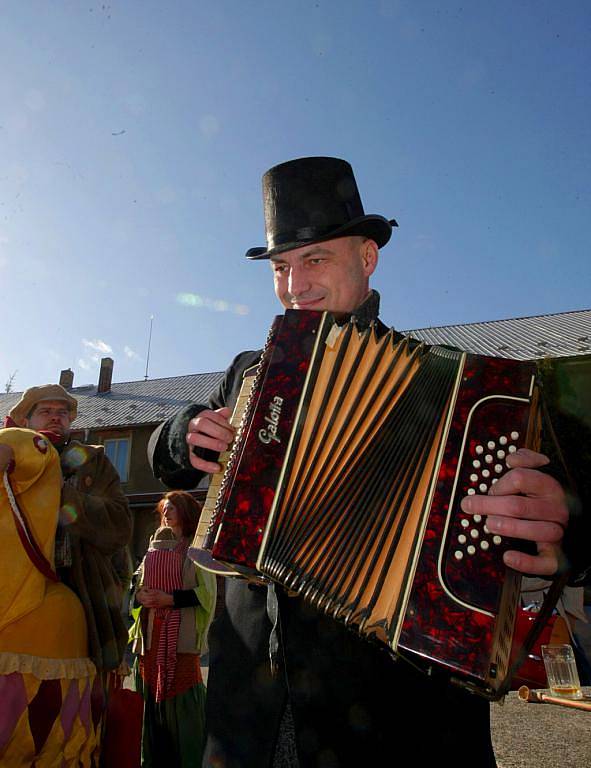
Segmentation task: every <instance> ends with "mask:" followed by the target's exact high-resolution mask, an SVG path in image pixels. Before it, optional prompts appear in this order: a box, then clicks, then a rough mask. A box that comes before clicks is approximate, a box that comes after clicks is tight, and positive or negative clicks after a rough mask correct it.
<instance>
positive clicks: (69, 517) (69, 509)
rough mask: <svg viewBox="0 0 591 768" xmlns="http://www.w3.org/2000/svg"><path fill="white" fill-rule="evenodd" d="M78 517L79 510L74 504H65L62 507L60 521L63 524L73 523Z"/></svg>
mask: <svg viewBox="0 0 591 768" xmlns="http://www.w3.org/2000/svg"><path fill="white" fill-rule="evenodd" d="M77 519H78V512H76V507H75V506H74V505H73V504H64V505H63V506H62V507H61V509H60V523H61V524H62V525H71V523H75V522H76V520H77Z"/></svg>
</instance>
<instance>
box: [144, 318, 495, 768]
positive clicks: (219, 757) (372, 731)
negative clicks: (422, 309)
mask: <svg viewBox="0 0 591 768" xmlns="http://www.w3.org/2000/svg"><path fill="white" fill-rule="evenodd" d="M380 329H381V330H382V331H383V330H384V329H385V326H383V325H382V324H380ZM259 354H260V353H258V352H244V353H242V354H240V355H238V357H237V358H236V359H235V360H234V361H233V363H232V365H231V366H230V368H229V369H228V371H227V372H226V375H225V376H224V379H223V381H222V384H221V385H220V388H219V389H218V391H217V392H216V393H214V395H213V396H212V398H211V400H210V402H209V404H208V406H197V405H192V406H189V407H187V408H186V409H184V410H183V411H182V412H180V413H179V414H177V415H176V416H175V417H174V418H172V419H170V420H169V421H168V422H165V424H163V425H162V426H161V427H160V428H159V429H158V430H157V431H156V433H154V435H153V438H152V441H151V449H150V450H151V458H152V461H153V467H154V471H155V473H156V475H157V476H159V477H160V478H161V479H162V480H163V481H164V482H165V483H167V484H168V485H170V486H171V487H184V488H192V487H195V485H196V484H197V483H198V481H199V480H200V478H201V474H200V473H199V472H196V471H195V470H193V469H191V468H190V464H189V460H188V452H187V446H186V443H185V435H186V432H187V424H188V421H189V419H190V418H192V417H194V416H195V415H196V414H197V413H198V412H199V411H200V410H202V409H203V408H205V407H209V408H213V409H215V408H220V407H222V406H229V407H232V406H233V405H234V402H235V400H236V398H237V395H238V391H239V388H240V385H241V381H242V376H243V374H244V372H245V371H246V370H247V369H248V368H250V367H251V366H252V365H254V364H255V363H256V362H257V360H258V356H259ZM276 591H277V595H278V600H279V615H280V628H279V629H280V635H281V642H280V648H279V660H280V672H279V674H278V675H277V676H276V677H272V676H271V674H270V664H269V635H270V632H271V623H270V621H269V618H268V615H267V593H266V590H265V588H263V587H260V586H256V585H253V584H248V583H246V582H244V581H241V580H235V579H228V580H226V598H225V610H224V611H223V612H222V613H221V614H220V615H219V616H218V618H217V619H216V620H215V621H214V623H213V625H212V628H211V633H210V672H209V686H208V699H207V726H208V746H207V751H206V759H205V762H204V765H207V766H213V765H216V766H224V767H225V768H247V767H249V766H252V767H253V768H264V767H265V766H270V765H271V764H272V761H273V754H274V750H275V745H276V740H277V734H278V732H279V728H280V722H281V717H282V715H283V712H284V709H285V702H286V700H287V699H288V698H289V701H290V704H291V711H292V713H293V719H294V723H295V732H296V740H297V748H298V757H299V762H300V765H301V766H302V768H303V766H310V768H311V767H312V766H320V765H323V766H324V765H325V766H335V767H336V766H340V767H341V768H342V766H359V765H395V764H397V762H398V760H401V761H402V760H403V759H405V758H403V757H402V751H403V750H404V752H406V749H408V748H409V749H410V750H411V755H412V757H413V760H414V762H415V763H416V764H417V765H426V764H430V763H432V762H435V761H446V760H447V761H452V762H453V764H454V766H464V765H466V766H468V765H470V766H472V765H478V766H493V765H494V764H495V760H494V755H493V750H492V745H491V740H490V724H489V704H488V703H487V702H486V701H484V700H483V699H480V698H478V697H477V696H475V695H473V694H470V693H467V692H465V691H464V690H462V689H460V688H457V687H456V686H453V685H451V684H449V683H448V682H447V679H446V678H445V676H444V675H441V676H440V675H439V674H438V673H435V674H434V675H433V676H432V677H427V676H426V675H425V674H424V673H423V672H420V671H418V670H416V669H415V668H413V667H411V666H410V665H409V664H408V662H405V661H403V660H397V661H394V660H393V659H392V658H391V656H390V655H389V654H388V653H387V652H386V651H385V650H382V649H381V648H378V647H376V646H373V645H371V644H370V643H369V642H367V641H365V640H363V639H361V638H359V637H358V636H357V635H356V634H353V633H352V632H350V631H349V630H347V629H346V628H345V627H343V626H342V625H341V624H339V623H337V622H335V621H334V620H332V619H330V618H328V617H326V616H324V615H320V614H319V613H318V612H316V611H315V610H314V609H312V608H310V607H308V606H306V605H305V604H304V603H303V602H302V601H301V600H300V599H299V598H294V597H288V596H287V595H286V594H285V593H284V592H282V590H281V589H279V588H277V590H276ZM401 745H402V746H401Z"/></svg>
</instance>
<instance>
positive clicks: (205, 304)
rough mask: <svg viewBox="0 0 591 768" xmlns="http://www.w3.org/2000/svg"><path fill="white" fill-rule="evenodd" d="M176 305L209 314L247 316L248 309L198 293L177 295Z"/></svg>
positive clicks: (241, 305) (243, 305)
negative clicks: (206, 310)
mask: <svg viewBox="0 0 591 768" xmlns="http://www.w3.org/2000/svg"><path fill="white" fill-rule="evenodd" d="M176 300H177V303H178V304H182V305H183V306H184V307H195V308H196V309H208V310H210V312H231V313H232V314H233V315H248V314H249V312H250V308H249V307H248V306H247V305H246V304H231V303H230V302H229V301H226V300H225V299H210V298H209V297H208V296H200V295H199V294H198V293H178V294H177V296H176Z"/></svg>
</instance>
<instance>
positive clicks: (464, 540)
mask: <svg viewBox="0 0 591 768" xmlns="http://www.w3.org/2000/svg"><path fill="white" fill-rule="evenodd" d="M458 542H459V543H460V544H465V543H466V537H465V536H464V534H463V533H460V535H459V536H458Z"/></svg>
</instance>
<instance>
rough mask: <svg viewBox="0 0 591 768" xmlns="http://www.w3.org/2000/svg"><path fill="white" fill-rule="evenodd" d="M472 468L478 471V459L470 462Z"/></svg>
mask: <svg viewBox="0 0 591 768" xmlns="http://www.w3.org/2000/svg"><path fill="white" fill-rule="evenodd" d="M472 466H473V467H474V469H480V462H479V461H478V459H474V461H473V462H472Z"/></svg>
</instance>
